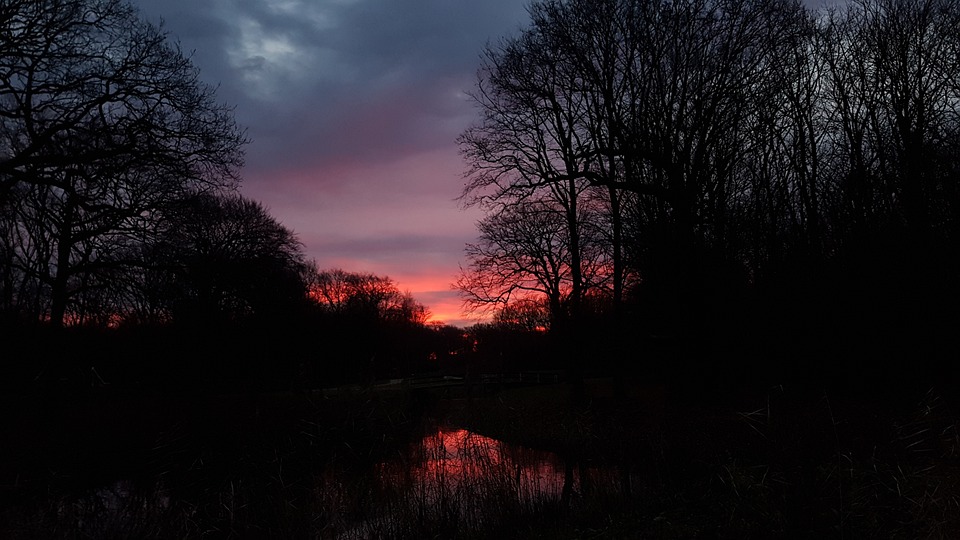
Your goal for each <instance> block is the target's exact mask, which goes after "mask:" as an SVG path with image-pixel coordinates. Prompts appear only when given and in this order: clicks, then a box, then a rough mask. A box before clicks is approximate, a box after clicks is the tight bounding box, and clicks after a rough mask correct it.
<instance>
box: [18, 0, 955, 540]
mask: <svg viewBox="0 0 960 540" xmlns="http://www.w3.org/2000/svg"><path fill="white" fill-rule="evenodd" d="M530 15H531V24H530V26H529V27H528V28H526V29H524V30H522V31H521V32H520V33H519V35H518V36H516V37H512V38H508V39H505V40H503V41H501V42H498V43H497V44H494V45H491V46H490V47H489V48H488V49H487V50H486V51H485V55H484V64H483V66H482V69H481V71H480V73H479V81H478V86H477V89H476V91H475V92H474V98H475V101H476V104H477V105H478V108H479V112H480V120H479V121H478V123H477V124H476V125H475V126H473V127H472V128H470V129H468V130H467V131H466V132H464V134H463V135H462V136H461V138H460V144H461V148H462V149H463V153H464V157H465V158H466V160H467V162H468V164H469V167H470V170H469V171H468V175H467V180H468V182H467V185H466V188H465V190H464V194H463V195H464V197H463V201H464V202H465V203H466V204H472V205H477V206H478V207H480V208H482V209H483V210H484V211H485V212H486V213H487V214H486V217H485V218H484V219H483V220H482V221H481V222H480V223H479V233H480V234H479V238H478V240H477V242H476V243H474V244H471V245H469V246H468V247H467V254H466V255H467V264H466V265H465V267H464V271H463V273H462V275H461V276H460V278H459V279H458V281H457V284H456V287H457V288H458V289H459V290H460V292H461V293H462V294H463V295H464V298H465V300H466V301H467V304H468V305H469V306H471V307H473V308H475V309H480V310H485V311H488V312H489V313H490V314H491V315H492V318H491V322H490V323H486V324H479V325H477V326H474V327H472V328H469V329H459V328H451V327H445V326H442V325H431V324H429V323H428V322H427V321H428V320H429V314H428V312H427V310H426V308H425V307H424V306H422V305H420V304H418V303H417V302H416V301H415V300H414V299H413V298H412V297H411V295H410V294H408V293H404V292H403V291H401V290H399V289H398V287H397V285H396V284H395V283H393V282H392V281H391V280H390V279H389V278H386V277H382V276H375V275H369V274H364V273H357V272H349V271H343V270H322V269H319V268H317V267H316V265H314V264H313V263H311V262H310V261H308V260H306V258H305V256H304V252H303V248H302V246H301V245H300V244H299V242H298V241H297V238H296V236H295V235H294V234H293V232H292V231H290V230H288V229H286V228H285V227H284V226H283V225H282V224H280V223H279V222H277V221H276V220H275V219H274V218H273V217H272V216H270V215H269V213H268V212H267V211H266V209H264V208H263V207H262V206H261V205H260V204H258V203H257V202H255V201H250V200H248V199H246V198H244V197H242V196H240V195H238V194H237V193H236V185H237V183H238V181H239V171H240V166H241V165H242V157H243V152H242V148H243V146H244V144H246V140H245V136H244V133H243V131H242V129H240V128H238V127H237V126H236V125H235V124H234V122H233V118H232V114H231V109H230V108H229V107H226V106H224V105H221V104H219V103H217V102H216V100H215V95H214V92H213V89H212V88H210V87H208V86H205V85H203V84H202V83H200V82H199V80H198V73H197V70H196V69H195V68H194V67H193V66H192V65H191V63H190V61H189V60H188V59H187V58H186V57H184V56H183V54H182V53H181V51H180V50H179V49H178V48H177V47H176V46H175V44H171V43H169V42H168V39H167V36H166V35H165V34H164V32H163V31H162V30H161V29H157V28H155V27H153V26H151V25H149V24H146V23H144V22H142V21H141V20H140V19H139V18H138V16H137V14H136V11H135V10H134V9H132V8H131V7H130V6H128V5H127V4H125V3H124V2H121V1H117V0H45V1H41V2H34V1H9V2H0V25H2V26H0V29H2V31H3V33H2V34H0V54H2V62H0V70H2V73H0V75H2V76H0V130H2V131H0V135H2V137H0V317H2V320H0V323H2V327H0V331H2V335H0V338H2V343H3V347H4V349H3V351H2V355H0V377H2V379H0V387H2V388H0V389H2V392H3V394H2V399H0V405H2V410H0V420H2V422H3V424H2V426H3V433H4V439H5V442H4V444H3V445H2V447H0V448H2V449H0V452H2V454H0V458H2V459H0V505H2V506H0V534H2V536H4V537H13V538H49V537H60V538H86V537H154V538H168V537H191V538H192V537H238V538H239V537H321V538H338V537H346V538H350V537H356V538H367V537H389V538H423V537H444V538H446V537H461V538H471V537H473V538H481V537H561V538H568V537H569V538H573V537H639V538H651V537H652V538H691V537H693V538H696V537H701V538H712V537H726V538H744V537H754V538H770V537H798V536H800V537H812V536H828V537H836V536H841V537H852V538H857V537H864V538H877V537H884V538H886V537H890V538H895V537H901V538H916V537H935V538H936V537H942V538H950V537H957V536H958V535H960V529H958V526H960V524H958V519H960V518H958V516H960V488H958V486H957V482H958V480H957V478H960V476H958V473H960V470H958V465H960V463H958V451H960V447H958V444H960V442H958V434H957V428H956V425H957V423H956V418H957V415H958V407H960V402H958V395H960V394H958V384H957V373H956V369H957V368H956V362H957V359H958V358H960V333H958V332H957V331H956V329H957V328H958V327H960V310H958V309H957V306H960V285H958V282H957V279H956V277H957V275H958V271H960V268H958V262H957V261H958V260H960V257H958V252H960V250H958V248H960V243H958V239H960V220H958V216H960V199H958V191H957V189H956V184H957V178H958V174H960V148H958V146H957V141H958V136H960V84H958V81H957V74H958V73H960V3H958V2H956V1H953V0H911V1H894V0H864V1H859V2H850V3H848V4H846V5H845V7H843V8H837V9H824V10H820V11H816V12H813V11H810V10H808V9H806V8H804V7H803V5H801V4H799V3H794V2H785V1H781V0H755V1H746V2H744V1H732V0H731V1H726V0H715V1H714V0H709V1H708V0H702V1H701V0H689V1H680V2H639V1H630V0H605V1H593V0H591V1H589V2H587V1H577V0H570V1H566V2H559V1H543V2H536V3H533V4H532V5H531V9H530ZM11 36H15V39H13V38H12V37H11ZM518 372H525V373H527V374H534V375H537V376H538V377H541V376H542V377H541V379H540V381H541V382H540V384H536V385H530V386H526V387H523V386H516V385H515V384H514V383H512V382H510V381H511V380H512V379H511V378H510V377H502V375H504V374H510V373H518ZM412 375H420V376H431V378H432V379H433V382H432V383H431V384H429V385H427V384H422V385H421V386H420V387H418V386H417V385H415V384H413V383H412V382H410V379H409V378H410V377H411V376H412ZM423 380H424V379H421V382H423ZM526 380H528V381H529V380H530V379H526ZM534 380H536V379H534ZM550 380H559V381H560V382H557V383H552V384H544V383H543V381H550ZM434 383H435V384H434ZM426 386H432V387H433V388H432V389H431V388H426ZM444 430H446V431H444ZM451 430H458V431H455V432H456V433H459V434H460V435H457V436H456V437H453V436H451V437H453V439H456V440H460V439H463V440H468V439H469V440H472V441H474V442H477V443H479V445H476V446H471V448H480V449H481V450H478V451H476V452H473V453H472V454H470V455H471V459H472V460H473V461H471V463H472V464H471V465H470V466H469V467H463V466H460V467H459V468H457V467H454V468H450V467H447V466H446V465H437V464H436V463H437V460H438V459H439V460H441V462H442V460H447V461H448V462H453V463H462V461H458V460H461V458H462V457H463V456H460V454H459V453H457V454H456V455H457V456H458V457H456V459H455V458H454V457H453V454H450V452H451V450H450V449H449V448H448V447H447V445H446V443H444V442H443V440H445V439H443V438H442V437H439V435H438V433H445V432H450V431H451ZM462 430H470V432H471V433H474V435H472V436H470V437H467V436H465V435H463V434H464V433H466V431H462ZM496 441H500V442H496ZM521 449H526V450H521ZM431 456H433V457H431ZM437 456H439V458H438V457H437ZM523 456H527V457H530V456H540V457H537V458H536V460H534V461H537V460H539V461H547V462H549V463H550V464H551V465H550V466H551V467H554V468H553V469H550V470H551V471H553V472H551V473H549V474H548V473H544V475H545V476H543V479H541V480H536V481H534V480H530V479H529V478H530V475H531V474H532V473H531V471H534V472H536V471H540V470H546V469H542V467H545V465H542V464H540V465H537V464H535V463H531V464H528V463H526V462H524V461H522V460H521V458H522V457H523ZM543 456H549V457H543ZM541 457H542V458H543V459H541ZM464 471H472V472H470V473H469V475H468V476H463V475H464V474H467V473H466V472H464ZM534 476H535V475H534ZM537 478H540V477H537ZM537 482H539V483H537ZM531 486H532V487H531Z"/></svg>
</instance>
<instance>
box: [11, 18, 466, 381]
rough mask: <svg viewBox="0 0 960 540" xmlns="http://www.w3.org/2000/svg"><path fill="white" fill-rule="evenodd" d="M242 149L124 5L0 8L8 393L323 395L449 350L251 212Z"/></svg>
mask: <svg viewBox="0 0 960 540" xmlns="http://www.w3.org/2000/svg"><path fill="white" fill-rule="evenodd" d="M246 143H247V140H246V137H245V133H244V130H243V129H242V128H240V127H238V126H237V125H236V123H235V121H234V117H233V110H232V109H231V108H230V107H228V106H226V105H223V104H221V103H220V102H218V101H217V99H216V96H215V92H214V89H213V88H212V87H210V86H207V85H206V84H204V83H202V82H201V81H200V78H199V73H198V70H197V68H196V67H194V66H193V64H192V63H191V61H190V59H189V57H188V56H186V55H184V54H183V52H182V51H181V50H180V49H179V47H178V45H177V44H176V43H175V42H172V41H171V40H170V39H169V36H168V35H167V34H166V32H165V31H164V30H163V29H162V28H158V27H156V26H154V25H151V24H149V23H147V22H145V21H143V20H142V19H141V18H140V17H139V14H138V13H137V11H136V9H135V8H134V7H132V6H131V5H130V4H129V3H127V2H125V1H122V0H42V1H35V0H29V1H27V0H17V1H5V2H3V3H2V5H0V319H2V320H0V323H2V331H3V341H4V344H3V348H4V350H3V351H2V352H0V358H2V360H0V369H2V371H3V376H2V377H0V378H2V379H3V383H2V384H3V385H4V386H5V387H6V388H8V389H10V388H17V387H35V386H38V385H39V386H45V385H54V386H57V385H68V386H70V385H72V386H78V385H79V386H90V385H92V386H99V385H107V384H112V385H114V387H118V386H119V387H154V386H155V387H162V388H197V389H201V388H209V387H211V385H218V384H226V385H232V386H237V385H260V386H277V385H279V386H283V387H289V386H290V385H301V386H319V385H327V384H337V383H340V382H360V381H372V380H375V379H378V378H385V377H396V376H405V375H407V374H409V373H411V372H415V371H418V370H424V369H434V368H435V364H436V360H437V358H438V356H441V357H442V356H444V355H445V354H447V352H449V350H450V349H455V348H456V345H449V344H447V343H446V342H447V341H449V338H451V336H453V337H457V336H459V333H456V334H454V333H451V332H450V331H449V329H445V328H442V327H440V328H438V327H434V326H428V325H426V322H427V319H428V317H429V314H428V312H427V310H426V308H425V307H424V306H422V305H420V304H419V303H417V302H416V301H415V300H414V299H413V298H412V297H411V296H410V294H409V293H404V292H402V291H400V290H399V288H398V286H397V285H396V284H395V283H394V282H393V281H391V280H390V279H388V278H385V277H380V276H374V275H368V274H360V273H350V272H345V271H342V270H328V271H322V270H320V269H318V268H316V265H315V264H314V263H312V262H310V261H307V260H306V259H305V256H304V252H303V249H302V246H301V244H300V243H299V241H298V240H297V238H296V236H295V234H294V233H293V232H292V231H290V230H289V229H287V228H286V227H284V226H283V225H282V224H281V223H279V222H278V221H277V220H276V219H275V218H273V217H272V216H271V215H270V214H269V212H268V211H267V210H266V209H265V208H264V207H263V206H262V205H261V204H260V203H258V202H256V201H252V200H249V199H247V198H244V197H242V196H240V195H239V194H238V193H237V187H238V184H239V181H240V174H239V173H240V169H241V167H242V165H243V148H244V146H245V144H246ZM457 339H461V340H462V336H460V337H458V338H457ZM431 358H432V359H433V361H434V363H433V364H430V363H429V362H431Z"/></svg>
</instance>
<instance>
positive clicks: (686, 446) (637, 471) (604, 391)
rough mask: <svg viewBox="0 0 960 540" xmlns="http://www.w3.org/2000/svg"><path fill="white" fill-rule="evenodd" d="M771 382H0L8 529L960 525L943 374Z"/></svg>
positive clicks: (810, 529) (485, 533)
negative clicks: (840, 391) (719, 387)
mask: <svg viewBox="0 0 960 540" xmlns="http://www.w3.org/2000/svg"><path fill="white" fill-rule="evenodd" d="M448 392H449V390H448ZM761 397H762V399H757V400H756V401H755V402H753V403H746V402H744V403H742V404H741V406H740V407H739V408H737V407H716V406H712V407H709V408H705V407H702V406H696V405H691V404H690V403H689V401H688V400H687V399H685V398H677V397H675V396H674V395H673V394H672V393H671V392H670V391H669V390H667V389H665V388H664V387H662V386H648V385H636V384H634V383H629V384H626V385H624V384H619V385H618V384H615V383H614V382H613V381H611V380H610V379H591V380H588V381H587V382H586V384H585V386H584V388H583V389H582V390H576V389H575V388H574V387H573V386H572V385H569V384H551V385H540V386H529V387H516V388H507V389H504V390H503V391H502V392H497V393H493V394H489V393H486V394H480V393H475V394H474V395H471V396H469V397H465V394H460V397H452V396H450V397H445V396H443V395H442V393H436V392H435V391H429V390H414V391H404V390H379V391H374V390H369V389H368V390H357V391H353V392H349V393H347V392H343V393H340V394H339V395H337V396H336V397H326V398H324V397H323V395H322V394H318V393H274V394H264V393H256V394H254V393H250V394H236V393H234V394H219V395H212V394H205V395H194V396H170V395H164V396H157V395H143V394H137V395H131V394H126V395H124V394H116V393H113V394H111V393H105V392H96V393H89V394H87V395H84V396H78V395H74V396H69V397H67V396H60V397H59V399H53V398H51V397H49V396H44V397H43V398H41V397H39V396H35V397H33V398H31V397H27V396H18V397H16V398H12V397H5V398H4V402H3V405H4V409H3V422H4V426H5V433H7V434H8V435H10V436H9V437H7V438H6V442H5V444H4V446H3V450H2V461H0V463H2V469H0V505H2V506H0V533H2V535H3V536H4V537H5V538H90V537H93V538H131V537H136V538H171V537H176V538H249V537H278V538H372V537H377V538H411V539H412V538H424V537H428V538H433V537H443V538H491V537H497V538H501V537H502V538H543V537H556V538H584V537H586V538H717V537H720V538H796V537H810V536H825V537H839V536H844V537H849V538H877V537H884V538H918V537H924V538H952V537H955V536H956V534H957V533H958V532H960V512H958V508H957V504H958V500H960V499H958V498H960V485H958V480H957V478H958V476H957V473H958V465H960V464H958V456H957V452H958V450H960V439H958V433H957V430H956V421H955V420H956V413H955V411H956V403H955V402H951V401H950V400H948V399H945V398H944V397H943V396H942V395H940V394H938V393H937V392H936V391H930V392H928V393H927V394H926V395H922V396H920V397H919V399H918V400H915V401H909V402H904V403H897V404H888V405H886V406H877V405H876V404H871V405H870V406H867V405H865V404H864V403H862V402H860V401H858V400H851V399H848V398H834V397H833V396H831V395H830V394H829V393H828V392H813V391H807V390H797V389H794V388H791V387H786V386H785V387H777V388H772V389H770V391H769V392H768V393H767V395H765V396H761ZM754 407H756V408H754ZM438 427H442V428H444V429H445V430H446V432H447V433H448V436H451V437H452V435H449V434H450V433H460V434H462V433H463V432H461V431H456V432H455V431H453V430H456V429H459V428H467V429H469V430H471V431H472V433H474V434H476V435H468V437H474V438H475V441H477V442H478V443H479V444H477V445H475V446H470V447H469V448H470V450H469V451H462V452H458V451H457V450H456V449H451V447H450V446H449V445H448V444H444V443H443V442H438V440H437V439H436V438H430V435H431V434H432V435H434V436H436V434H437V429H438ZM482 436H485V437H482ZM486 437H492V438H494V439H498V440H501V441H505V444H503V445H499V444H495V441H492V440H491V439H487V438H486ZM537 451H539V452H537ZM525 456H526V457H525ZM537 456H540V457H537ZM545 456H549V459H548V458H547V457H545ZM544 460H547V461H544Z"/></svg>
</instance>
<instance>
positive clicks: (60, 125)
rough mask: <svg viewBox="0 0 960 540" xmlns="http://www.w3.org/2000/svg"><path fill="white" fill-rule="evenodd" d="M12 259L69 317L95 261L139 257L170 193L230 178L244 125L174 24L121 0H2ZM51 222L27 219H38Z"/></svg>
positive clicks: (0, 151) (51, 308) (60, 319)
mask: <svg viewBox="0 0 960 540" xmlns="http://www.w3.org/2000/svg"><path fill="white" fill-rule="evenodd" d="M0 23H2V25H3V32H2V35H3V36H4V37H5V38H6V37H7V36H12V38H11V39H5V40H4V41H2V42H0V48H2V50H3V56H2V60H0V75H2V76H0V204H3V205H7V204H11V203H15V204H17V205H27V206H32V208H29V209H27V210H24V211H20V212H19V215H18V217H17V219H16V220H15V224H14V223H11V222H8V223H7V225H8V227H7V229H6V230H5V235H6V236H7V243H8V244H10V245H14V244H18V245H24V246H25V247H27V249H19V250H17V251H15V253H13V255H12V257H11V258H10V259H9V260H7V261H4V264H6V265H9V266H10V267H11V268H13V269H14V270H13V271H15V272H17V273H18V274H20V275H25V276H29V278H30V279H32V280H34V281H35V282H37V284H38V285H37V287H36V289H37V290H40V291H42V292H43V294H44V295H45V296H46V297H47V302H48V304H47V306H46V307H45V309H44V311H45V313H44V314H43V315H42V316H43V317H44V318H49V320H50V322H51V323H53V324H54V325H62V324H63V323H64V322H65V320H67V319H69V318H70V317H72V315H69V310H70V309H71V306H73V305H74V304H75V301H76V299H77V298H78V297H79V296H81V295H83V294H85V291H87V290H88V289H89V288H90V287H91V286H94V285H92V284H93V283H94V282H97V281H98V280H97V279H94V277H95V276H96V275H97V274H101V273H104V272H109V271H113V270H114V269H116V268H118V267H125V266H129V265H130V264H132V262H133V261H131V260H130V259H129V258H128V256H129V255H130V253H132V251H131V249H130V246H131V245H132V244H135V243H138V242H143V241H144V240H146V239H147V237H148V236H150V235H151V234H153V233H154V231H155V229H156V226H157V222H158V218H160V217H161V216H162V215H163V212H164V210H165V208H166V206H167V205H168V204H170V203H171V202H172V201H177V200H179V199H181V198H183V197H184V196H186V195H187V194H188V193H189V192H191V191H196V190H205V189H220V188H222V187H226V186H230V185H233V184H234V183H235V182H236V180H237V170H238V168H239V167H240V165H241V164H242V151H241V148H242V146H243V144H244V143H245V139H244V136H243V133H242V131H241V130H240V129H238V128H237V126H236V125H235V124H234V121H233V116H232V111H231V109H230V108H228V107H226V106H224V105H221V104H219V103H217V102H216V101H215V96H214V90H213V89H212V88H211V87H209V86H206V85H204V84H202V83H201V82H200V81H199V79H198V72H197V69H196V68H195V67H194V66H193V65H192V64H191V62H190V60H189V58H187V57H186V56H184V55H183V54H182V53H181V51H180V50H179V49H178V48H177V47H176V45H174V44H171V43H169V40H168V36H167V35H166V33H165V32H163V31H162V30H161V29H158V28H156V27H154V26H152V25H150V24H148V23H146V22H144V21H142V20H140V19H139V17H138V16H137V13H136V10H135V9H134V8H133V7H131V6H130V5H129V4H127V3H125V2H123V1H121V0H42V1H38V2H22V3H21V2H15V3H5V4H4V9H3V12H2V13H0ZM31 219H33V220H41V221H42V223H32V224H30V223H28V221H29V220H31Z"/></svg>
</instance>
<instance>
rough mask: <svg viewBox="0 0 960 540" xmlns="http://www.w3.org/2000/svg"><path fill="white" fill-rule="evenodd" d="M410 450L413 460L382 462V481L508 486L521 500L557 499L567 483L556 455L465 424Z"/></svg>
mask: <svg viewBox="0 0 960 540" xmlns="http://www.w3.org/2000/svg"><path fill="white" fill-rule="evenodd" d="M411 455H412V457H413V460H412V463H411V462H405V460H397V461H391V462H385V463H381V464H380V474H381V479H382V481H385V482H397V481H409V480H411V479H412V480H414V481H415V482H414V483H415V484H416V485H418V487H419V488H421V489H424V490H426V491H428V492H438V491H442V490H455V491H456V490H460V491H465V490H471V489H478V488H483V489H490V488H507V490H509V491H512V492H515V493H516V496H517V497H519V498H520V499H521V500H525V499H538V498H557V497H560V496H561V494H562V491H563V487H564V481H565V475H564V465H563V462H562V461H561V460H560V458H559V457H558V456H557V455H556V454H553V453H551V452H544V451H538V450H533V449H530V448H526V447H523V446H518V445H513V444H509V443H505V442H503V441H499V440H497V439H493V438H490V437H486V436H484V435H480V434H478V433H474V432H472V431H469V430H466V429H449V428H447V429H445V428H439V429H437V430H436V431H435V432H433V433H430V434H428V435H426V436H425V437H424V438H423V439H422V440H420V441H419V443H418V444H416V445H415V446H414V447H413V449H412V452H411ZM481 491H482V490H481Z"/></svg>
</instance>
